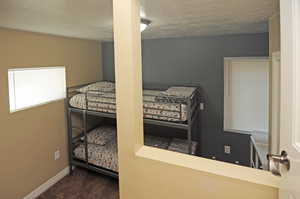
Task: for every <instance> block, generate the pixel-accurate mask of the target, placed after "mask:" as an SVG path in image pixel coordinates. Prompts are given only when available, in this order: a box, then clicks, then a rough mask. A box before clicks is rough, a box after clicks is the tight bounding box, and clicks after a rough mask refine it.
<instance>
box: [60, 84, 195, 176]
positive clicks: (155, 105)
mask: <svg viewBox="0 0 300 199" xmlns="http://www.w3.org/2000/svg"><path fill="white" fill-rule="evenodd" d="M143 102H144V103H143V110H144V123H145V124H151V125H158V126H164V127H171V128H177V129H182V130H184V132H186V138H187V139H186V141H185V140H182V139H177V138H174V139H172V140H168V141H167V140H165V138H163V137H152V136H145V145H149V146H154V147H158V148H163V149H167V150H172V151H177V152H181V151H180V150H179V149H182V148H184V150H183V151H182V152H184V153H187V154H195V150H196V146H197V143H196V142H194V141H193V140H192V135H193V134H196V133H199V130H200V124H199V121H200V92H199V88H197V87H191V86H189V87H170V88H169V89H167V90H150V89H145V90H143ZM66 109H67V118H68V120H67V121H68V144H69V159H70V169H71V172H72V167H73V166H80V167H84V168H87V169H90V170H93V171H96V172H98V173H102V174H105V175H109V176H111V177H115V178H117V177H118V161H117V159H118V158H117V138H116V129H115V128H113V127H107V126H101V127H98V128H95V129H92V130H89V129H88V127H87V116H88V115H92V116H96V117H101V118H112V119H115V118H116V104H115V88H114V83H113V82H106V81H102V82H95V83H90V84H85V85H79V86H75V87H68V88H67V98H66ZM73 113H77V114H79V115H81V117H82V125H81V126H80V127H78V126H75V125H74V124H73V121H72V114H73ZM74 131H76V132H77V134H75V133H74ZM95 132H96V133H95ZM97 133H98V135H101V136H104V140H105V139H106V138H107V137H110V138H109V141H108V142H107V143H105V144H103V143H98V142H97V136H94V138H93V135H96V134H97ZM74 134H75V136H74ZM105 136H106V137H105ZM95 137H96V138H95ZM102 138H103V137H102ZM95 140H96V141H95ZM98 140H103V139H98Z"/></svg>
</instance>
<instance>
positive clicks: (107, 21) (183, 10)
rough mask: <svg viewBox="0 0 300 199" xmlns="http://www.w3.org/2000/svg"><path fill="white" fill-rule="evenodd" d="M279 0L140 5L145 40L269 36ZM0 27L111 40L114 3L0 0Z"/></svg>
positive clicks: (161, 0) (154, 0)
mask: <svg viewBox="0 0 300 199" xmlns="http://www.w3.org/2000/svg"><path fill="white" fill-rule="evenodd" d="M275 2H276V0H142V4H143V9H142V10H143V12H142V13H143V14H145V15H146V17H147V18H148V19H150V20H152V21H153V22H152V24H151V25H150V27H149V28H148V29H147V30H146V31H145V32H144V33H143V37H144V38H146V39H147V38H164V37H187V36H204V35H223V34H237V33H259V32H267V31H268V25H267V20H268V17H269V16H271V14H272V8H273V7H274V5H273V4H274V3H275ZM0 27H7V28H13V29H19V30H26V31H32V32H41V33H49V34H54V35H62V36H69V37H78V38H86V39H96V40H110V39H112V35H113V34H112V0H0Z"/></svg>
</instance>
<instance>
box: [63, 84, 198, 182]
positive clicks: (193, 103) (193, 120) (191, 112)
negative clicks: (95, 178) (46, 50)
mask: <svg viewBox="0 0 300 199" xmlns="http://www.w3.org/2000/svg"><path fill="white" fill-rule="evenodd" d="M89 84H91V83H89ZM89 84H83V85H78V86H73V87H68V88H67V98H66V102H65V104H66V113H67V124H68V146H69V147H68V149H69V151H68V152H69V164H70V173H72V171H73V166H79V167H84V168H86V169H89V170H92V171H95V172H98V173H101V174H104V175H108V176H111V177H114V178H118V173H117V172H114V171H111V170H109V169H106V168H103V167H99V166H96V165H93V164H90V163H89V161H88V142H87V135H88V132H89V130H88V128H87V116H88V115H93V116H98V117H102V118H112V119H116V113H107V112H100V111H96V110H90V109H89V107H90V106H89V100H88V99H89V98H88V95H89V93H90V92H92V93H93V92H96V91H92V90H91V91H88V92H86V93H85V107H86V109H80V108H75V107H72V106H71V105H70V99H71V97H72V96H74V95H76V94H78V93H79V92H78V91H77V89H78V88H82V87H84V86H87V85H89ZM94 103H95V102H94ZM98 103H100V102H98ZM159 103H163V102H159ZM176 104H178V103H176ZM186 105H187V121H186V122H174V121H164V120H158V119H148V118H144V123H145V124H151V125H158V126H164V127H170V128H177V129H183V130H186V133H187V140H188V152H189V154H191V153H192V135H193V132H194V131H196V132H198V133H199V131H200V95H199V89H198V88H197V89H196V91H195V92H194V93H193V94H192V95H191V96H190V97H188V98H187V99H186ZM158 110H161V109H158ZM181 111H182V110H181V108H180V112H181ZM174 112H176V111H174ZM72 113H80V114H81V115H82V127H76V126H73V123H72ZM180 115H181V113H180ZM167 117H168V116H167ZM73 130H77V131H80V133H79V135H77V136H76V137H73ZM81 137H84V145H85V160H84V161H83V160H78V159H77V158H76V157H74V154H73V151H74V149H75V147H76V146H75V145H74V143H77V142H79V141H80V138H81ZM74 141H75V142H74Z"/></svg>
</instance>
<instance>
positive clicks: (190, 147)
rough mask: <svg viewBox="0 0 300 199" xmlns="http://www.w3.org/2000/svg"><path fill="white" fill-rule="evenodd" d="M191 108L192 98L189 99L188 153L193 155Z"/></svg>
mask: <svg viewBox="0 0 300 199" xmlns="http://www.w3.org/2000/svg"><path fill="white" fill-rule="evenodd" d="M191 106H192V98H191V97H189V98H188V101H187V114H188V115H187V116H188V121H187V126H188V128H187V139H188V152H189V154H192V128H193V124H192V113H191V111H192V110H191Z"/></svg>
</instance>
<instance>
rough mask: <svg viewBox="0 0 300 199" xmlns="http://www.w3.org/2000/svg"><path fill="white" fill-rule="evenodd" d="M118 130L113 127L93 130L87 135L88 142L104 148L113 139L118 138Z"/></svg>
mask: <svg viewBox="0 0 300 199" xmlns="http://www.w3.org/2000/svg"><path fill="white" fill-rule="evenodd" d="M116 134H117V130H116V128H115V127H111V126H102V127H99V128H96V129H94V130H92V131H91V132H90V133H88V135H87V142H88V143H89V144H96V145H101V146H104V145H105V144H107V143H108V142H109V141H111V140H112V139H113V138H115V137H116Z"/></svg>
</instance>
